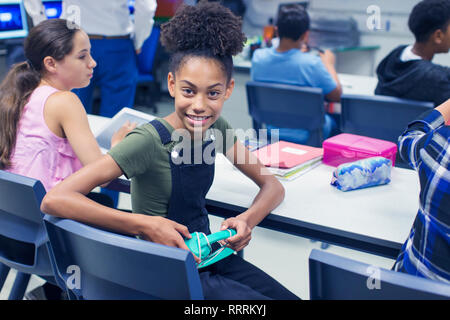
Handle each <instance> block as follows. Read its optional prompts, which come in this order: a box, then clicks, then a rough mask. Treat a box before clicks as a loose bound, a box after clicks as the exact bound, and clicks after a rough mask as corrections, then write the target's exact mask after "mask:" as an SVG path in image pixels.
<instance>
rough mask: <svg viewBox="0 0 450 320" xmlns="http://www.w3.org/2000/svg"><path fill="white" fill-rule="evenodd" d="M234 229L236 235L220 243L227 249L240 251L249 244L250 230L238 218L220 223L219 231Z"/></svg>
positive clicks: (243, 221)
mask: <svg viewBox="0 0 450 320" xmlns="http://www.w3.org/2000/svg"><path fill="white" fill-rule="evenodd" d="M225 229H234V230H236V234H235V235H234V236H232V237H229V238H228V239H226V240H224V242H221V243H222V244H224V243H226V244H227V246H228V247H230V248H231V249H233V250H235V251H241V250H242V249H244V248H245V247H246V246H247V245H248V244H249V242H250V240H251V238H252V229H251V228H250V227H249V226H248V224H247V222H246V221H245V220H243V219H239V218H229V219H227V220H225V221H224V222H222V225H221V227H220V230H225Z"/></svg>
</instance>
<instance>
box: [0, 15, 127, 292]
mask: <svg viewBox="0 0 450 320" xmlns="http://www.w3.org/2000/svg"><path fill="white" fill-rule="evenodd" d="M90 48H91V45H90V42H89V38H88V36H87V34H86V33H85V32H84V31H82V30H80V29H79V28H74V27H73V24H70V27H69V24H68V23H67V21H66V20H62V19H52V20H46V21H43V22H41V23H40V24H39V25H37V26H36V27H34V28H33V29H32V30H31V31H30V33H29V35H28V37H27V38H26V39H25V43H24V50H25V56H26V58H27V61H26V62H22V63H19V64H16V65H14V66H13V67H12V69H11V70H10V71H9V72H8V74H7V76H6V78H5V79H4V80H3V82H2V83H1V84H0V121H1V122H0V169H1V170H6V171H10V172H13V173H17V174H20V175H24V176H28V177H31V178H34V179H38V180H40V181H41V182H42V184H43V185H44V187H45V189H46V190H47V191H49V190H50V189H52V188H53V187H54V186H55V185H56V184H57V183H59V182H60V181H62V180H64V179H65V178H66V177H68V176H69V175H71V174H72V173H74V172H75V171H77V170H78V169H80V168H81V167H82V166H84V165H87V164H89V163H91V162H94V161H95V160H97V159H99V158H100V157H101V156H102V153H101V151H100V148H99V146H98V144H97V141H96V140H95V137H94V135H93V134H92V132H91V130H90V128H89V123H88V118H87V115H86V111H85V109H84V107H83V105H82V103H81V102H80V100H79V99H78V97H77V96H76V95H75V94H74V93H72V92H71V90H72V89H74V88H82V87H86V86H87V85H89V82H90V79H91V78H92V75H93V72H94V68H95V66H96V62H95V61H94V60H93V59H92V57H91V54H90ZM134 127H135V125H134V124H129V123H128V122H127V123H126V124H124V126H122V128H121V129H120V130H119V131H118V132H117V133H116V134H115V135H114V136H113V138H112V139H111V146H113V145H115V144H117V143H118V142H120V141H121V140H122V139H123V137H125V135H126V134H127V133H128V132H129V131H131V130H132V129H134ZM90 198H91V199H93V200H95V201H98V202H101V203H103V204H106V205H112V200H111V199H109V197H102V195H100V194H95V193H91V196H90ZM107 198H108V199H107ZM108 202H109V204H108ZM34 292H36V293H34ZM26 297H27V298H31V299H42V298H44V299H59V298H60V297H61V290H60V289H59V288H58V287H56V286H54V285H52V284H51V283H48V282H47V283H46V284H45V285H44V286H41V287H38V288H37V289H35V290H33V291H32V292H30V293H28V294H26Z"/></svg>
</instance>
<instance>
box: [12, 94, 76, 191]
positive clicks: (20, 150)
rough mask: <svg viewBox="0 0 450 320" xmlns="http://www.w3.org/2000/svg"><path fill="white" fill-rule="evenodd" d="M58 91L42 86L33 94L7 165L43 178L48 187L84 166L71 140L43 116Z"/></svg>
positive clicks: (17, 170) (22, 173)
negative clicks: (51, 126)
mask: <svg viewBox="0 0 450 320" xmlns="http://www.w3.org/2000/svg"><path fill="white" fill-rule="evenodd" d="M57 91H58V90H57V89H55V88H53V87H50V86H41V87H38V88H36V89H35V90H34V91H33V93H32V94H31V97H30V99H29V100H28V103H27V104H26V105H25V107H24V110H23V113H22V116H21V118H20V121H19V130H18V132H17V139H16V146H15V149H14V151H13V153H12V156H11V164H12V165H11V167H10V169H8V171H10V172H13V173H17V174H21V175H23V176H27V177H31V178H34V179H38V180H40V181H41V182H42V184H43V185H44V187H45V190H46V191H49V190H50V189H51V188H53V187H54V186H55V185H56V184H57V183H58V182H60V181H62V180H64V179H65V178H66V177H68V176H69V175H71V174H72V173H73V172H75V171H77V170H78V169H80V168H81V167H82V164H81V162H80V161H79V160H78V158H77V156H76V155H75V152H74V151H73V149H72V147H71V146H70V144H69V141H68V140H67V139H65V138H61V137H58V136H57V135H55V134H54V133H53V132H52V131H50V129H49V128H48V127H47V124H46V123H45V120H44V105H45V102H46V101H47V99H48V97H49V96H50V95H51V94H53V93H55V92H57Z"/></svg>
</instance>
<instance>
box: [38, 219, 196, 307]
mask: <svg viewBox="0 0 450 320" xmlns="http://www.w3.org/2000/svg"><path fill="white" fill-rule="evenodd" d="M44 222H45V226H46V228H47V232H48V237H49V239H50V247H51V256H52V258H53V259H54V263H55V265H56V269H57V271H58V275H59V276H60V277H61V278H62V280H63V281H64V282H65V283H67V289H68V290H67V291H68V293H69V298H70V299H88V300H92V299H93V300H104V299H106V300H129V299H132V300H143V299H172V300H174V299H196V300H197V299H200V300H201V299H203V291H202V287H201V283H200V277H199V274H198V271H197V268H196V266H195V262H194V258H193V256H192V254H191V253H190V252H188V251H186V250H182V249H179V248H174V247H169V246H164V245H161V244H157V243H153V242H149V241H145V240H140V239H136V238H134V237H129V236H125V235H121V234H117V233H113V232H109V231H106V230H102V229H98V228H95V227H92V226H88V225H86V224H83V223H79V222H77V221H73V220H69V219H60V218H56V217H53V216H50V215H46V216H45V218H44ZM68 271H69V272H68Z"/></svg>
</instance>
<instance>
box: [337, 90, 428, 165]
mask: <svg viewBox="0 0 450 320" xmlns="http://www.w3.org/2000/svg"><path fill="white" fill-rule="evenodd" d="M341 105H342V113H341V131H342V132H345V133H353V134H358V135H362V136H367V137H372V138H377V139H382V140H387V141H391V142H394V143H395V144H398V137H399V136H400V135H401V134H402V133H403V131H404V130H405V129H406V127H407V126H408V124H409V123H410V122H411V121H413V120H415V119H417V118H418V116H420V115H421V114H422V113H424V112H425V111H428V110H430V109H432V108H434V105H433V103H432V102H422V101H415V100H405V99H400V98H395V97H388V96H381V95H375V96H364V95H346V94H343V95H342V97H341ZM395 163H396V166H399V167H404V168H409V165H408V164H407V163H405V162H404V161H403V160H402V159H401V158H400V156H399V153H397V159H396V161H395Z"/></svg>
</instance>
